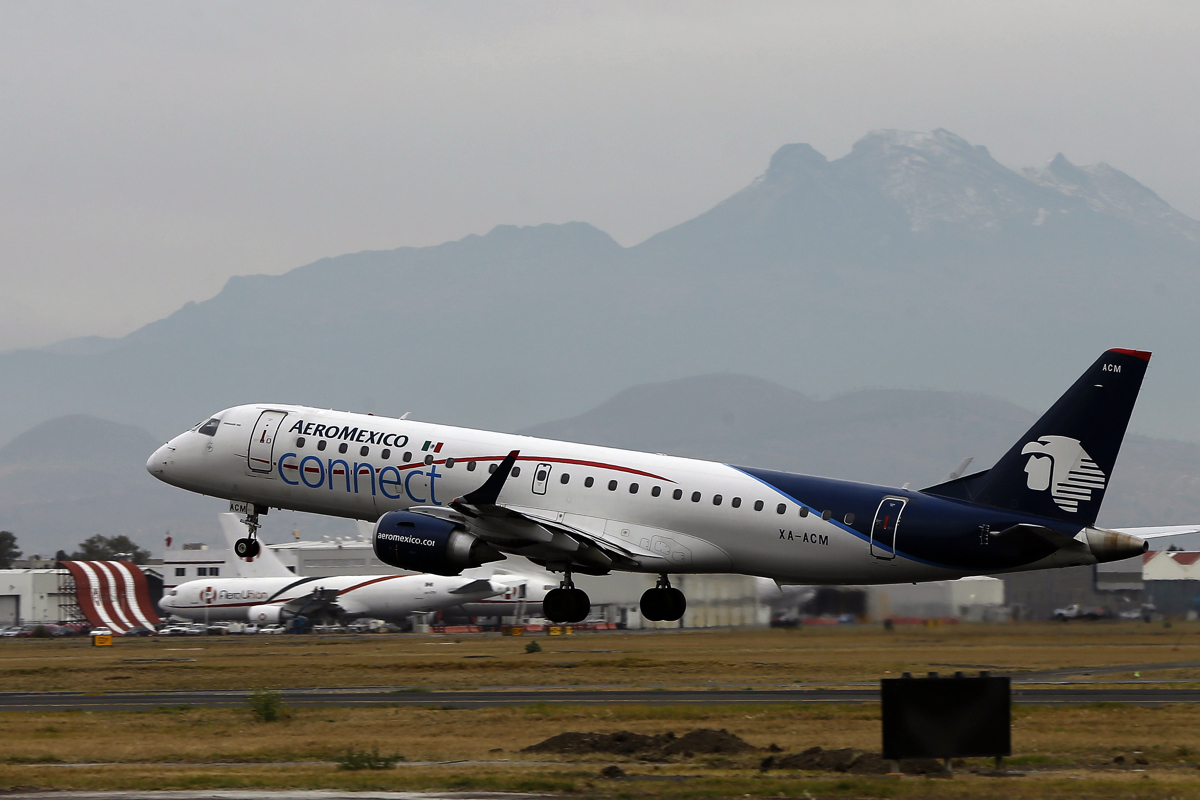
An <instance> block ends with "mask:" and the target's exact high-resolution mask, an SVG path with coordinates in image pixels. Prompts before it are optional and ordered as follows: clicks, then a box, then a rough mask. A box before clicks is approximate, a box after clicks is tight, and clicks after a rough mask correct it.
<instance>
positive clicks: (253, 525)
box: [233, 504, 267, 560]
mask: <svg viewBox="0 0 1200 800" xmlns="http://www.w3.org/2000/svg"><path fill="white" fill-rule="evenodd" d="M262 513H264V514H265V513H267V510H266V509H265V508H264V509H263V510H262ZM258 514H259V507H258V506H256V505H254V504H250V506H249V510H248V511H247V512H246V516H245V517H243V518H242V522H243V523H245V525H246V528H247V530H248V531H249V533H250V535H249V536H247V537H244V538H242V539H238V540H237V541H236V542H234V543H233V553H234V555H236V556H237V557H238V558H245V559H247V560H249V559H253V558H255V557H257V556H258V554H259V553H261V552H262V545H260V544H259V543H258V529H259V528H261V527H262V525H261V524H260V523H259V521H258Z"/></svg>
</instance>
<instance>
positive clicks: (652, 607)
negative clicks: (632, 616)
mask: <svg viewBox="0 0 1200 800" xmlns="http://www.w3.org/2000/svg"><path fill="white" fill-rule="evenodd" d="M663 599H664V598H663V596H662V589H647V590H646V591H644V592H642V602H641V608H642V616H643V617H645V618H646V619H648V620H650V621H651V622H659V621H661V620H663V619H665V617H664V616H663V615H664V614H665V613H666V611H667V609H666V608H665V607H664V606H665V604H664V602H663Z"/></svg>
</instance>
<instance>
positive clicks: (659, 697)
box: [0, 685, 1200, 711]
mask: <svg viewBox="0 0 1200 800" xmlns="http://www.w3.org/2000/svg"><path fill="white" fill-rule="evenodd" d="M279 694H280V695H281V696H282V699H283V701H284V702H285V703H287V704H288V705H291V706H435V707H439V708H443V707H450V708H494V707H497V706H522V705H533V704H535V703H550V704H554V705H597V704H604V705H612V704H616V703H620V704H626V705H657V706H662V705H743V704H757V703H806V704H807V703H843V704H851V703H875V702H878V701H879V689H878V688H875V687H861V688H859V687H853V688H829V689H762V690H745V689H744V690H729V689H718V690H702V691H689V690H671V689H650V690H647V689H635V690H607V691H597V690H577V689H572V690H536V691H529V690H501V691H449V692H427V691H411V690H405V689H378V688H370V689H281V690H279ZM248 696H249V692H231V691H202V692H95V693H89V692H0V711H55V710H59V711H61V710H65V709H86V710H92V711H116V710H131V709H139V708H157V707H161V706H205V707H213V708H219V707H233V706H241V705H245V703H246V698H247V697H248ZM1012 698H1013V702H1014V703H1023V704H1026V705H1083V704H1088V703H1130V704H1134V705H1164V704H1167V703H1196V702H1200V689H1186V688H1179V689H1173V688H1157V687H1154V688H1151V687H1146V688H1142V687H1137V686H1130V687H1104V688H1081V687H1079V686H1042V687H1030V686H1022V685H1014V686H1013V690H1012Z"/></svg>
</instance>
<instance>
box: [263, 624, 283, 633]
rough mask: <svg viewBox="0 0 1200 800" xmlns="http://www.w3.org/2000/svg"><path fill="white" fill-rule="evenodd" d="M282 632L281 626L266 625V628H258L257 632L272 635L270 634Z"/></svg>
mask: <svg viewBox="0 0 1200 800" xmlns="http://www.w3.org/2000/svg"><path fill="white" fill-rule="evenodd" d="M283 630H284V628H283V626H282V625H278V624H275V625H267V626H266V627H263V628H259V629H258V632H259V633H267V634H272V633H283Z"/></svg>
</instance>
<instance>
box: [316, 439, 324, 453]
mask: <svg viewBox="0 0 1200 800" xmlns="http://www.w3.org/2000/svg"><path fill="white" fill-rule="evenodd" d="M317 449H318V450H324V449H325V440H324V439H317Z"/></svg>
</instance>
